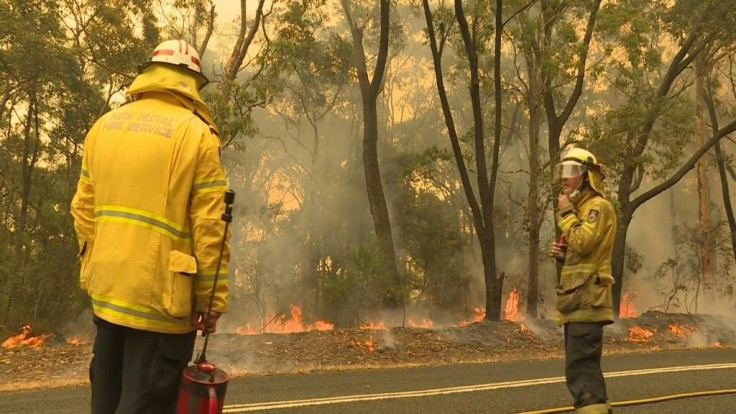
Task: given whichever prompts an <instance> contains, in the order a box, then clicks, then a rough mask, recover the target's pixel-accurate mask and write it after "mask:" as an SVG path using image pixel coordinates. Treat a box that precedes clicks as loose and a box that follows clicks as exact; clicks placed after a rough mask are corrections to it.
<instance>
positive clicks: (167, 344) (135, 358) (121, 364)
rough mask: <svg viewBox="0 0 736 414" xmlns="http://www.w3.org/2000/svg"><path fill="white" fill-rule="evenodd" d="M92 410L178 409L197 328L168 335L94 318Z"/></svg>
mask: <svg viewBox="0 0 736 414" xmlns="http://www.w3.org/2000/svg"><path fill="white" fill-rule="evenodd" d="M94 323H95V325H97V336H96V337H95V343H94V347H93V352H94V356H93V357H92V362H91V363H90V367H89V379H90V383H91V384H92V414H113V413H114V414H146V413H151V414H154V413H155V414H159V413H161V414H164V413H174V412H175V409H176V399H177V396H178V393H179V385H180V384H181V375H182V371H183V370H184V368H186V366H187V363H188V362H189V360H191V358H192V352H193V351H194V340H195V338H196V332H190V333H187V334H162V333H156V332H148V331H140V330H137V329H131V328H126V327H124V326H120V325H115V324H112V323H110V322H107V321H105V320H102V319H100V318H98V317H96V316H95V317H94Z"/></svg>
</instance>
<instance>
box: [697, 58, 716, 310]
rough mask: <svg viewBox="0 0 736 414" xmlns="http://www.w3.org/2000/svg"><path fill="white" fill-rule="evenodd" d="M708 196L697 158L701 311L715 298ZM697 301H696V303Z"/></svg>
mask: <svg viewBox="0 0 736 414" xmlns="http://www.w3.org/2000/svg"><path fill="white" fill-rule="evenodd" d="M705 70H706V69H705V62H704V61H703V58H702V55H701V57H699V58H698V59H696V61H695V145H696V147H698V148H699V147H702V146H703V102H704V100H705V76H706V74H705ZM709 202H710V196H709V191H708V162H707V160H706V159H705V157H703V158H700V160H698V218H699V221H700V228H701V230H702V232H703V240H702V243H701V245H700V263H701V266H700V274H701V280H702V281H703V297H702V299H703V300H702V303H703V309H702V310H703V311H705V312H707V311H708V309H707V308H708V304H710V303H713V301H714V300H715V293H714V290H713V258H714V257H713V256H714V254H713V233H712V232H711V226H710V206H709ZM698 302H699V301H696V303H698Z"/></svg>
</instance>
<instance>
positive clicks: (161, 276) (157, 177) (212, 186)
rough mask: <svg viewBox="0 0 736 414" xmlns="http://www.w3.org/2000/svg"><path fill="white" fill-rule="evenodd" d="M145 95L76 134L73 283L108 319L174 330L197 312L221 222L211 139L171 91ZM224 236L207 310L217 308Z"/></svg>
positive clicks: (223, 279)
mask: <svg viewBox="0 0 736 414" xmlns="http://www.w3.org/2000/svg"><path fill="white" fill-rule="evenodd" d="M148 86H149V87H148V91H147V92H145V93H143V94H142V95H140V96H139V97H138V99H137V100H136V101H134V102H131V103H129V104H126V105H124V106H122V107H120V108H118V109H115V110H113V111H111V112H109V113H108V114H106V115H104V116H103V117H101V118H100V119H99V120H98V121H97V122H96V123H95V124H94V126H93V127H92V129H91V130H90V132H89V133H88V135H87V137H86V139H85V145H84V154H83V161H82V172H81V174H80V179H79V183H78V186H77V192H76V194H75V196H74V200H73V201H72V215H73V216H74V225H75V229H76V231H77V237H78V240H79V246H80V257H81V262H82V266H81V272H80V284H81V287H82V288H83V289H84V290H86V291H87V292H88V294H89V296H90V298H91V301H92V308H93V311H94V313H95V314H96V315H97V316H99V317H100V318H102V319H105V320H107V321H109V322H111V323H115V324H119V325H123V326H127V327H131V328H135V329H142V330H148V331H154V332H164V333H184V332H189V331H191V330H192V329H193V328H192V326H191V321H190V315H191V313H192V311H197V312H203V311H205V310H206V309H207V305H208V303H209V298H210V294H211V292H212V288H213V285H212V283H213V281H214V275H215V273H216V270H217V269H216V267H217V261H218V257H219V253H220V246H221V243H222V240H223V232H224V228H225V223H224V221H222V219H221V216H222V213H223V212H224V211H225V204H224V192H225V191H226V190H227V182H226V176H225V172H224V170H223V168H222V165H221V162H220V158H219V139H218V137H217V136H216V135H215V134H214V131H215V130H214V129H213V128H211V126H209V125H207V124H206V123H205V122H204V121H203V120H202V117H201V116H198V115H197V114H195V113H194V111H192V109H191V108H189V107H187V105H183V104H182V100H183V99H186V98H185V97H183V96H179V95H178V94H176V93H172V92H168V91H165V90H161V91H159V92H154V91H151V89H155V85H154V86H153V87H151V86H150V85H148ZM229 237H230V235H229V234H228V235H227V238H226V245H225V249H224V251H223V256H222V262H221V265H220V273H219V277H218V282H217V288H216V290H215V299H214V304H213V310H215V311H218V312H226V311H227V294H228V271H227V269H228V260H229Z"/></svg>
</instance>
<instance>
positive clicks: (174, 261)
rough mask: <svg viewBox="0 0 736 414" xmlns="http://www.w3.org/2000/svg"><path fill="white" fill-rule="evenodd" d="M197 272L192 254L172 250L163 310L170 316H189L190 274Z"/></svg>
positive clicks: (190, 300) (190, 308) (190, 296)
mask: <svg viewBox="0 0 736 414" xmlns="http://www.w3.org/2000/svg"><path fill="white" fill-rule="evenodd" d="M196 273H197V260H196V259H195V258H194V256H190V255H188V254H185V253H182V252H180V251H178V250H172V251H171V252H170V253H169V272H168V275H167V277H166V283H165V286H164V297H163V304H164V312H165V313H166V314H167V315H169V316H171V317H172V318H183V317H185V316H189V314H190V313H191V311H192V276H194V275H195V274H196Z"/></svg>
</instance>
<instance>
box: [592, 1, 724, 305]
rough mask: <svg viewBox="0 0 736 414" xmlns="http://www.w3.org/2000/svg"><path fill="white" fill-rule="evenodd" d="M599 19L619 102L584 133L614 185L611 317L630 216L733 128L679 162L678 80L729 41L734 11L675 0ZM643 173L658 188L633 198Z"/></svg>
mask: <svg viewBox="0 0 736 414" xmlns="http://www.w3.org/2000/svg"><path fill="white" fill-rule="evenodd" d="M603 12H605V13H606V19H605V25H604V26H605V27H604V29H605V30H606V31H607V33H613V34H614V35H615V39H617V40H614V41H613V42H612V43H611V44H610V45H609V47H610V48H612V51H613V52H614V53H613V54H612V56H613V57H614V58H620V59H617V60H616V59H614V62H613V68H615V70H612V71H611V74H612V75H614V76H613V77H612V79H613V82H612V85H611V86H612V87H614V88H616V89H617V90H618V91H620V93H621V94H622V96H623V97H624V99H625V102H624V103H622V104H621V105H619V106H617V107H615V108H614V109H612V110H611V111H609V112H608V113H607V114H606V116H605V118H604V119H605V121H603V123H601V124H598V125H596V126H594V127H593V128H592V130H591V136H592V137H593V138H594V139H593V145H595V146H596V149H597V151H598V152H597V153H598V154H601V158H603V161H604V163H605V164H608V165H610V166H611V167H613V168H612V170H613V172H614V174H615V176H616V178H618V183H617V189H616V195H617V200H616V202H617V207H618V209H619V214H620V215H619V221H618V228H617V232H616V239H615V242H614V247H613V254H612V268H613V273H614V277H615V278H616V284H615V285H614V289H613V300H614V309H616V310H618V308H619V303H620V298H621V289H622V281H623V280H622V278H623V274H624V265H625V252H626V235H627V232H628V228H629V225H630V224H631V220H632V218H633V216H634V212H635V211H636V210H637V209H638V208H639V207H640V206H641V205H642V204H644V203H645V202H647V201H648V200H650V199H652V198H653V197H655V196H656V195H658V194H659V193H661V192H662V191H664V190H665V189H667V188H669V187H670V186H672V185H674V184H675V183H677V182H678V181H679V180H680V179H681V178H682V177H683V176H684V175H685V174H686V173H687V172H688V171H689V170H690V169H692V168H693V166H694V165H695V163H696V162H697V160H698V159H699V158H700V157H701V156H702V155H703V154H704V153H705V152H706V151H707V150H708V149H709V148H710V147H712V146H713V145H714V143H715V142H717V141H718V140H719V139H720V138H722V137H723V136H725V135H727V134H729V133H730V132H732V131H734V130H735V129H736V121H734V122H730V123H729V124H728V125H725V126H724V127H722V128H721V129H719V130H718V131H717V132H716V133H714V134H713V136H712V137H711V138H710V139H708V140H707V141H705V142H704V143H703V146H701V147H700V148H698V149H697V150H695V152H694V153H693V154H692V155H691V156H690V157H689V158H687V160H686V161H684V162H683V163H680V162H679V159H680V158H681V157H682V156H683V155H684V154H683V149H684V148H685V147H686V145H685V144H686V143H687V142H688V141H689V139H690V137H692V133H693V132H692V131H693V129H692V124H691V123H690V122H689V121H690V120H691V119H692V118H691V115H690V114H689V113H688V107H687V102H686V101H685V100H684V99H683V96H682V93H683V91H685V90H686V89H687V88H688V87H689V83H690V81H689V79H687V78H686V77H685V76H684V74H686V73H687V71H688V70H689V69H690V68H692V66H693V63H694V61H695V59H696V58H697V57H698V55H699V54H701V53H703V51H705V50H707V48H708V46H709V45H711V44H712V43H713V42H716V41H718V39H720V38H724V37H728V36H731V32H732V31H731V30H730V26H732V25H731V24H723V21H724V19H725V21H732V20H733V16H734V13H736V10H734V9H733V7H732V3H731V2H730V1H720V0H711V1H707V2H700V1H690V0H680V1H676V2H666V1H662V2H638V1H620V2H616V3H611V4H608V6H607V7H605V8H604V9H603ZM601 24H603V23H602V20H601ZM660 44H669V45H672V52H673V53H666V54H665V53H662V50H661V48H660V46H659V45H660ZM662 69H663V71H661V70H662ZM604 124H605V126H604ZM673 170H674V172H672V173H671V175H669V177H667V176H668V172H670V171H673ZM645 174H648V175H651V176H652V177H653V178H654V179H659V180H662V181H660V183H659V184H657V185H655V186H654V187H652V188H650V189H647V190H644V191H642V192H641V193H639V194H638V195H636V194H635V192H637V191H638V190H640V185H641V183H642V180H643V177H644V175H645Z"/></svg>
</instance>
